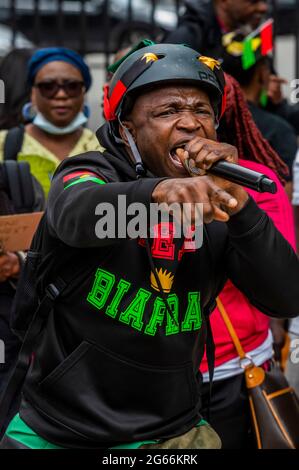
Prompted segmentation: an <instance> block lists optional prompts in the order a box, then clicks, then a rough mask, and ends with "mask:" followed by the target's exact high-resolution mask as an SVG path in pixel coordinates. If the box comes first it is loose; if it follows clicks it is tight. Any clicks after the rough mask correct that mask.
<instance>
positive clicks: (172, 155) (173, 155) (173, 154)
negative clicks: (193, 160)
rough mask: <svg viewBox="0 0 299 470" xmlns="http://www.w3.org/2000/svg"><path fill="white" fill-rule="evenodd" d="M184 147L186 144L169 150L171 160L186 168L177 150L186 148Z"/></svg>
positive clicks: (176, 164) (177, 165)
mask: <svg viewBox="0 0 299 470" xmlns="http://www.w3.org/2000/svg"><path fill="white" fill-rule="evenodd" d="M184 147H185V144H180V145H176V146H175V147H173V148H172V149H171V150H170V152H169V158H170V160H171V161H172V163H173V164H174V165H175V166H176V167H178V168H184V165H183V163H182V162H181V160H180V158H179V157H178V155H177V150H178V149H182V150H184Z"/></svg>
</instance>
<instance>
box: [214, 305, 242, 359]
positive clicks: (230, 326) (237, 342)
mask: <svg viewBox="0 0 299 470" xmlns="http://www.w3.org/2000/svg"><path fill="white" fill-rule="evenodd" d="M216 302H217V307H218V310H219V312H220V314H221V316H222V319H223V321H224V323H225V326H226V328H227V329H228V332H229V334H230V336H231V338H232V341H233V343H234V346H235V348H236V351H237V353H238V355H239V357H240V359H241V360H243V359H246V357H247V356H246V353H245V351H244V349H243V347H242V345H241V343H240V340H239V337H238V335H237V333H236V330H235V328H234V327H233V324H232V322H231V321H230V318H229V316H228V314H227V312H226V310H225V308H224V305H223V303H222V301H221V300H220V297H219V296H218V297H217V299H216Z"/></svg>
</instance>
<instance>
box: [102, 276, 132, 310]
mask: <svg viewBox="0 0 299 470" xmlns="http://www.w3.org/2000/svg"><path fill="white" fill-rule="evenodd" d="M130 287H131V283H130V282H127V281H124V279H121V280H120V281H119V283H118V284H117V291H116V293H115V295H114V297H113V299H112V301H111V304H110V305H108V307H107V309H106V314H107V315H109V316H110V317H112V318H115V317H116V315H117V313H118V306H119V304H120V302H121V301H122V298H123V296H124V295H125V293H126V292H128V290H129V289H130Z"/></svg>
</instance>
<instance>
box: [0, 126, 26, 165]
mask: <svg viewBox="0 0 299 470" xmlns="http://www.w3.org/2000/svg"><path fill="white" fill-rule="evenodd" d="M24 133H25V127H24V126H23V125H20V126H18V127H13V128H12V129H9V131H8V132H7V134H6V139H5V142H4V150H3V160H15V161H16V160H17V157H18V153H19V152H20V150H21V148H22V145H23V140H24Z"/></svg>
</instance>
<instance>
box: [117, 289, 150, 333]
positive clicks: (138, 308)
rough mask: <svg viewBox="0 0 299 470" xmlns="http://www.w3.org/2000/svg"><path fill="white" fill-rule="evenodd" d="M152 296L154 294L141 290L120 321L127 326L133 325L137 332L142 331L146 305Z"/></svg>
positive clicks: (122, 314)
mask: <svg viewBox="0 0 299 470" xmlns="http://www.w3.org/2000/svg"><path fill="white" fill-rule="evenodd" d="M151 295H152V294H151V293H150V292H148V291H147V290H145V289H139V291H138V292H137V294H136V297H135V298H134V299H133V300H132V302H131V303H130V305H128V307H127V308H126V310H125V311H124V312H122V313H121V315H120V317H119V321H121V322H122V323H125V324H126V325H131V326H132V327H133V328H135V329H136V330H138V331H141V330H142V327H143V321H142V318H143V313H144V309H145V305H146V303H147V301H148V299H149V298H150V297H151Z"/></svg>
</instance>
